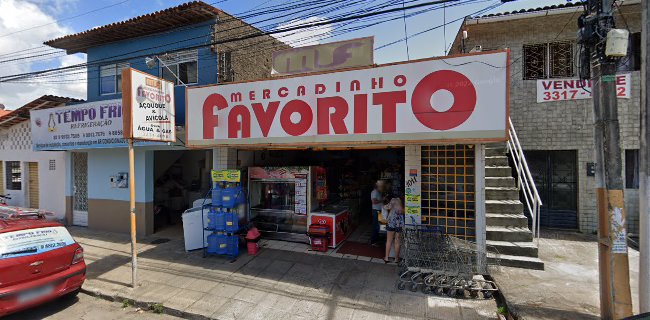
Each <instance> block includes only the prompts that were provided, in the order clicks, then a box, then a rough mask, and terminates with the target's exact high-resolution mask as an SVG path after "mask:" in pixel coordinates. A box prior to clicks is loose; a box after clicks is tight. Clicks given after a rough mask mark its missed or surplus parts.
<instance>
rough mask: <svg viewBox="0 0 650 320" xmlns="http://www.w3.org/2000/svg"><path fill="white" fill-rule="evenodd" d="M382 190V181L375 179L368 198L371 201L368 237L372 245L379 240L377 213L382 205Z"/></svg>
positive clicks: (383, 188)
mask: <svg viewBox="0 0 650 320" xmlns="http://www.w3.org/2000/svg"><path fill="white" fill-rule="evenodd" d="M384 192H385V183H384V181H383V180H377V183H375V188H374V189H373V190H372V192H371V193H370V200H371V201H372V236H371V237H370V244H371V245H373V246H374V245H377V241H378V240H379V214H380V213H381V208H382V207H383V206H384Z"/></svg>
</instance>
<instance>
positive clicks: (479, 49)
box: [469, 45, 483, 53]
mask: <svg viewBox="0 0 650 320" xmlns="http://www.w3.org/2000/svg"><path fill="white" fill-rule="evenodd" d="M481 51H483V47H482V46H480V45H478V46H474V48H472V50H470V51H469V53H473V52H481Z"/></svg>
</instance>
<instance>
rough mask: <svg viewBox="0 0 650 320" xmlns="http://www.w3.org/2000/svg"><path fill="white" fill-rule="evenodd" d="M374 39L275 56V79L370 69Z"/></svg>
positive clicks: (301, 49) (312, 47) (273, 73)
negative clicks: (308, 73) (362, 68)
mask: <svg viewBox="0 0 650 320" xmlns="http://www.w3.org/2000/svg"><path fill="white" fill-rule="evenodd" d="M373 43H374V38H373V37H367V38H358V39H351V40H346V41H338V42H330V43H324V44H318V45H313V46H306V47H299V48H292V49H287V50H281V51H276V52H273V66H272V69H271V75H272V76H285V75H291V74H299V73H307V72H316V71H327V70H335V69H343V68H352V67H363V66H369V65H372V64H373V63H374V60H373V59H374V58H373V52H374V50H373V49H374V48H373V47H374V45H373Z"/></svg>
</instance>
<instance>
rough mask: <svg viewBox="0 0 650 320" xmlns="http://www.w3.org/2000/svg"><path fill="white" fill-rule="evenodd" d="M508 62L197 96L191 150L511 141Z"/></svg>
mask: <svg viewBox="0 0 650 320" xmlns="http://www.w3.org/2000/svg"><path fill="white" fill-rule="evenodd" d="M508 53H509V52H508V51H496V52H489V53H488V52H486V53H477V54H470V55H462V56H455V57H444V58H434V59H427V60H419V61H412V62H404V63H395V64H388V65H383V66H377V67H369V68H363V69H355V70H348V71H341V72H332V73H324V74H310V75H305V76H295V77H287V78H281V79H272V80H262V81H253V82H243V83H233V84H224V85H214V86H205V87H192V88H187V119H186V121H187V123H186V126H187V135H188V141H187V144H188V145H190V146H194V147H201V146H217V145H219V146H223V145H242V146H246V145H266V146H271V145H292V146H300V145H302V146H322V145H325V144H330V145H331V144H337V145H346V146H347V145H368V144H383V145H386V144H395V143H400V144H409V143H413V144H416V143H417V144H422V143H434V142H440V141H446V142H469V141H475V142H478V141H482V142H488V141H504V140H505V139H506V119H507V118H508V74H509V73H508V65H509V64H508Z"/></svg>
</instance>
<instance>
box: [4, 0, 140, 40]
mask: <svg viewBox="0 0 650 320" xmlns="http://www.w3.org/2000/svg"><path fill="white" fill-rule="evenodd" d="M128 1H129V0H123V1H121V2H118V3H113V4H111V5H107V6H104V7H101V8H97V9H94V10H90V11H87V12H84V13H81V14H78V15H75V16H72V17H67V18H63V19H59V20H55V21H53V22H50V23H46V24H42V25H38V26H33V27H30V28H27V29H22V30H18V31H14V32H10V33H6V34H3V35H0V38H4V37H7V36H10V35H14V34H17V33H21V32H25V31H29V30H34V29H37V28H41V27H45V26H49V25H52V24H55V23H59V22H61V21H67V20H72V19H75V18H79V17H82V16H85V15H87V14H91V13H94V12H97V11H101V10H104V9H108V8H111V7H115V6H118V5H120V4H123V3H125V2H128Z"/></svg>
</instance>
